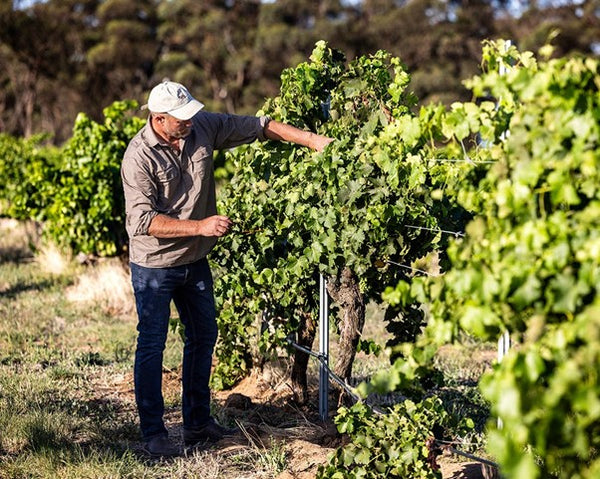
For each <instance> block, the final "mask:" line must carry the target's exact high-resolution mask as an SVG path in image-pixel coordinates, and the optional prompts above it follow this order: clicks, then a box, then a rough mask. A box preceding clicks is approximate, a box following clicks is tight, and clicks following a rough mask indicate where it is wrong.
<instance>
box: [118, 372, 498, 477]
mask: <svg viewBox="0 0 600 479" xmlns="http://www.w3.org/2000/svg"><path fill="white" fill-rule="evenodd" d="M131 384H132V383H131V378H126V377H123V378H121V381H120V387H117V388H116V389H113V393H117V394H120V395H121V397H122V395H132V394H133V391H132V389H131V387H130V385H131ZM163 387H164V389H165V391H166V393H165V397H168V395H169V391H171V392H173V393H176V392H177V393H178V391H179V390H180V383H179V375H178V374H177V373H176V372H170V373H168V374H166V376H165V383H164V386H163ZM119 390H120V391H119ZM310 390H311V395H310V397H311V399H314V401H312V402H314V404H309V405H307V406H302V407H300V406H298V405H296V404H294V402H293V401H292V400H291V397H292V395H291V391H290V389H289V386H288V385H287V384H286V382H285V381H283V380H280V381H277V380H275V381H274V380H273V375H272V374H268V373H267V374H260V375H259V374H254V375H251V376H250V377H248V378H246V379H245V380H243V381H241V382H240V383H239V384H238V385H237V386H236V387H234V388H233V389H231V390H227V391H221V392H217V393H215V396H214V402H215V403H216V404H217V407H216V408H215V409H216V411H217V413H216V415H217V418H218V419H219V420H221V422H225V423H228V424H233V423H236V424H238V425H239V426H240V427H241V428H242V433H241V434H238V435H237V436H236V437H233V438H228V439H224V440H222V441H220V442H218V443H216V444H212V445H210V446H206V449H205V450H204V452H205V453H206V454H209V455H210V456H211V457H212V458H214V459H215V460H216V461H218V462H219V470H220V473H219V477H232V478H236V479H258V478H263V477H276V479H313V478H314V477H316V473H317V470H318V467H319V465H322V464H326V463H327V460H328V456H329V455H330V454H332V453H333V452H334V451H335V450H336V448H338V447H339V446H341V445H342V444H343V441H344V437H343V436H342V435H340V434H339V433H338V432H337V430H336V427H335V425H334V424H333V422H332V421H330V422H327V423H323V422H322V421H321V419H320V418H319V415H318V407H317V402H318V400H317V397H318V396H317V388H316V385H313V386H311V387H310ZM131 400H132V401H133V398H131ZM166 422H167V427H168V429H169V433H170V436H171V437H172V438H179V437H181V420H180V411H179V408H173V409H172V410H169V409H168V411H167V415H166ZM273 444H280V445H283V448H284V455H285V470H283V471H282V472H280V473H278V475H275V476H272V475H264V473H262V474H258V473H253V472H252V471H250V470H245V468H242V469H240V465H239V460H237V461H229V460H228V458H232V457H239V456H240V454H244V452H245V451H248V450H249V449H252V450H268V449H269V448H270V447H272V446H273ZM138 447H139V448H140V450H141V444H139V445H138ZM252 460H253V459H252V458H251V457H250V458H249V461H252ZM236 462H237V464H236ZM438 463H439V465H440V468H441V472H442V477H443V478H444V479H494V478H495V474H494V473H493V472H494V471H489V470H486V469H485V468H482V465H481V464H479V463H477V462H464V461H463V460H461V458H460V457H457V456H453V455H450V454H448V453H444V454H443V455H442V456H441V457H440V458H439V460H438ZM247 468H248V465H246V469H247Z"/></svg>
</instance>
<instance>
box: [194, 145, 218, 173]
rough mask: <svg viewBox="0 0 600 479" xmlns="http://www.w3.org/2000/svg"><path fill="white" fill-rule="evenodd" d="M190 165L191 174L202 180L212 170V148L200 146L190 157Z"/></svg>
mask: <svg viewBox="0 0 600 479" xmlns="http://www.w3.org/2000/svg"><path fill="white" fill-rule="evenodd" d="M190 162H191V165H192V175H193V176H194V178H196V179H200V180H204V179H205V178H207V177H208V176H210V173H211V172H212V166H213V150H212V148H208V147H206V146H201V147H199V148H198V149H196V151H195V152H194V154H193V155H192V157H191V158H190Z"/></svg>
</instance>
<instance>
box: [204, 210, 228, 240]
mask: <svg viewBox="0 0 600 479" xmlns="http://www.w3.org/2000/svg"><path fill="white" fill-rule="evenodd" d="M232 225H233V222H232V221H231V220H230V219H229V218H228V217H227V216H222V215H215V216H209V217H208V218H204V219H203V220H200V221H199V230H200V233H199V236H217V237H221V236H224V235H226V234H227V232H228V231H229V230H230V229H231V226H232Z"/></svg>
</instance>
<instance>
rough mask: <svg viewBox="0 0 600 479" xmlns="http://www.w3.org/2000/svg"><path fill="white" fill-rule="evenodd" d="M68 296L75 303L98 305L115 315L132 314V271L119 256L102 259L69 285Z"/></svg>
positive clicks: (133, 303)
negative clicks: (127, 268)
mask: <svg viewBox="0 0 600 479" xmlns="http://www.w3.org/2000/svg"><path fill="white" fill-rule="evenodd" d="M66 298H67V299H68V300H69V301H72V302H73V303H78V304H86V303H87V304H96V305H99V306H101V307H102V308H103V309H104V310H105V311H106V312H107V313H109V314H114V315H121V314H130V313H132V312H133V309H134V305H135V302H134V298H133V289H132V286H131V281H130V279H129V272H128V271H127V270H126V268H125V267H124V266H123V264H122V263H121V261H120V260H118V259H110V260H102V261H101V262H100V263H99V264H97V265H96V266H94V267H90V268H86V269H85V270H84V271H83V272H82V273H80V274H79V275H78V276H77V277H76V279H75V283H74V284H73V285H72V286H70V287H69V288H67V290H66Z"/></svg>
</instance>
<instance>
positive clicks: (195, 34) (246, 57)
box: [0, 0, 600, 144]
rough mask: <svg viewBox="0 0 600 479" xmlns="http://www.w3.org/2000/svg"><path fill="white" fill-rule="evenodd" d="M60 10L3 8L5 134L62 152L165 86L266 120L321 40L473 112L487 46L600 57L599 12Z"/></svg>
mask: <svg viewBox="0 0 600 479" xmlns="http://www.w3.org/2000/svg"><path fill="white" fill-rule="evenodd" d="M514 5H515V2H508V1H506V0H495V1H490V0H468V1H456V0H362V1H352V2H350V1H344V0H318V1H312V0H311V1H308V0H276V1H272V2H261V1H259V0H243V1H242V0H207V1H204V2H195V1H192V0H141V1H137V2H128V1H125V0H47V1H44V2H33V3H32V2H18V1H16V2H8V1H3V2H1V3H0V65H1V66H2V68H0V85H2V88H0V130H2V131H5V132H8V133H11V134H13V135H16V136H26V137H28V136H30V135H32V134H34V133H39V132H49V133H51V134H52V135H53V138H54V140H53V141H54V142H55V143H57V144H61V143H63V142H64V141H65V140H66V139H67V138H68V137H69V136H70V134H71V128H72V125H73V121H74V119H75V117H76V115H77V113H78V112H84V113H86V114H88V115H90V116H91V117H92V118H95V119H99V118H101V114H102V109H103V108H104V107H106V106H107V105H109V104H111V103H112V102H113V101H116V100H122V99H135V100H137V101H139V102H140V104H143V103H145V99H146V95H147V92H148V91H149V89H150V88H151V87H152V86H153V85H154V84H155V83H156V82H158V81H160V80H162V79H163V78H165V77H168V78H170V79H172V80H176V81H180V82H183V83H185V84H186V85H187V86H188V87H189V88H190V89H191V91H192V92H193V94H194V95H196V96H197V97H199V98H201V99H202V101H203V102H204V103H205V104H206V105H207V108H209V109H214V110H218V111H227V112H235V113H247V114H253V113H254V112H256V110H257V109H258V108H259V107H260V105H262V103H263V101H264V98H267V97H271V96H274V95H276V94H277V92H278V90H279V75H280V73H281V71H282V70H283V69H284V68H287V67H290V66H293V65H296V64H298V63H299V62H301V61H303V60H305V59H306V58H307V57H308V55H309V54H310V51H311V50H312V48H313V46H314V44H315V43H316V42H317V41H318V40H325V41H327V42H328V44H329V45H331V46H332V47H333V48H336V49H338V50H341V51H343V52H344V53H345V54H346V57H347V59H348V60H352V59H353V58H357V57H359V56H361V55H365V54H371V53H374V52H376V51H377V50H380V49H383V50H386V51H388V52H390V53H392V54H393V55H395V56H398V57H399V58H400V59H401V60H402V61H403V62H404V63H405V66H406V68H407V70H408V71H409V72H410V73H411V76H412V84H411V88H412V89H413V91H414V92H415V93H416V94H417V96H418V97H419V99H420V100H421V101H422V102H425V103H427V102H442V103H450V102H452V101H461V100H468V99H469V92H468V91H467V89H465V88H464V86H463V85H462V79H465V78H468V77H470V76H471V75H473V74H475V73H476V72H477V71H478V69H479V65H480V62H481V58H480V51H481V48H480V46H481V41H482V40H484V39H494V38H500V37H501V38H510V39H512V41H513V42H514V44H516V45H519V46H520V47H522V48H527V49H530V50H533V51H535V50H537V49H538V48H540V47H541V46H542V45H544V44H545V43H546V42H547V41H548V39H549V38H553V40H552V42H553V44H554V45H555V47H556V48H555V52H556V53H555V54H556V56H567V55H571V54H576V53H584V54H587V55H598V54H599V51H600V42H599V41H598V38H600V9H599V8H598V2H597V0H583V1H577V2H541V1H521V2H518V5H519V9H518V10H515V9H514Z"/></svg>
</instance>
